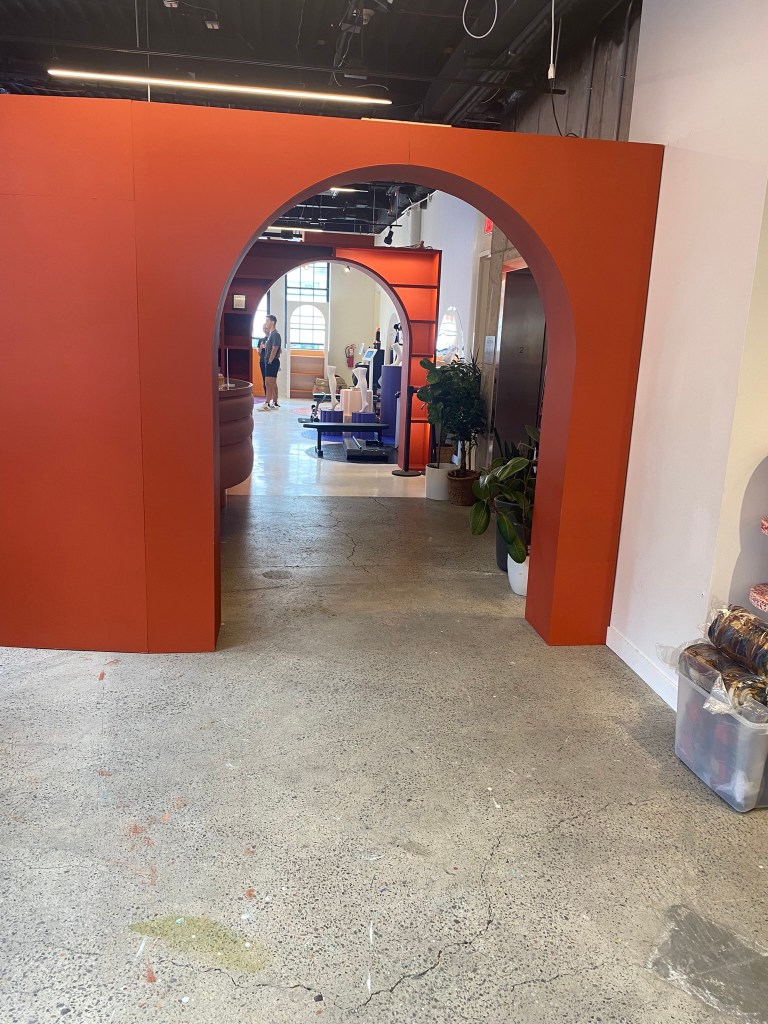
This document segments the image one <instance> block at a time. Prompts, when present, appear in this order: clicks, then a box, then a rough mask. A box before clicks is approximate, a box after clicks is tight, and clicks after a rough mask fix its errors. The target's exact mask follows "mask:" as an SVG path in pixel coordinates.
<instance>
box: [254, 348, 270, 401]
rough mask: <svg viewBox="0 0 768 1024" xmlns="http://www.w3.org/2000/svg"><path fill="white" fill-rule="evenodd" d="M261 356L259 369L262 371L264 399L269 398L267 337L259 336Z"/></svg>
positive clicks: (259, 354)
mask: <svg viewBox="0 0 768 1024" xmlns="http://www.w3.org/2000/svg"><path fill="white" fill-rule="evenodd" d="M256 353H257V355H258V357H259V371H260V373H261V387H262V391H263V392H264V401H265V402H266V400H267V339H266V338H259V345H258V348H257V350H256Z"/></svg>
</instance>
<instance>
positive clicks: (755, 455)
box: [711, 203, 768, 605]
mask: <svg viewBox="0 0 768 1024" xmlns="http://www.w3.org/2000/svg"><path fill="white" fill-rule="evenodd" d="M767 352H768V203H766V206H765V209H764V212H763V226H762V232H761V235H760V245H759V248H758V257H757V269H756V271H755V278H754V286H753V289H752V303H751V307H750V313H749V321H748V323H747V336H746V343H745V345H744V357H743V360H742V364H741V375H740V380H739V391H738V395H737V399H736V410H735V413H734V417H733V431H732V433H731V448H730V452H729V455H728V465H727V467H726V471H725V487H724V489H723V502H722V506H721V508H720V523H719V528H718V533H717V543H716V546H715V565H714V570H713V572H712V583H711V592H712V597H713V599H718V600H722V599H724V598H727V599H728V600H729V601H732V602H735V603H737V604H742V605H746V604H747V602H748V598H749V589H750V587H751V586H752V584H754V583H765V582H766V581H768V538H766V537H765V536H763V534H762V533H761V532H760V529H759V523H760V520H761V518H762V517H763V516H766V515H768V416H766V415H765V403H766V396H768V358H767V356H766V353H767Z"/></svg>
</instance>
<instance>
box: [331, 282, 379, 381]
mask: <svg viewBox="0 0 768 1024" xmlns="http://www.w3.org/2000/svg"><path fill="white" fill-rule="evenodd" d="M379 292H381V288H380V287H379V286H378V285H377V284H376V282H375V281H374V280H373V279H372V278H370V277H368V275H367V274H363V273H362V272H361V271H359V270H356V269H355V268H354V267H352V268H351V269H350V271H349V273H346V272H345V270H344V267H343V266H342V264H340V263H332V264H331V317H330V320H331V322H330V356H331V359H330V362H331V365H333V366H335V367H336V372H337V373H338V374H339V376H341V377H344V379H345V380H346V381H347V383H348V384H351V383H352V371H351V370H350V369H349V368H348V367H347V361H346V357H345V355H344V349H345V348H346V346H347V345H354V348H355V356H357V354H358V352H359V349H360V346H361V345H365V346H366V347H367V346H369V345H371V344H372V342H373V340H374V338H375V337H376V328H377V327H378V326H379V324H378V322H377V320H376V313H377V305H378V303H377V294H378V293H379Z"/></svg>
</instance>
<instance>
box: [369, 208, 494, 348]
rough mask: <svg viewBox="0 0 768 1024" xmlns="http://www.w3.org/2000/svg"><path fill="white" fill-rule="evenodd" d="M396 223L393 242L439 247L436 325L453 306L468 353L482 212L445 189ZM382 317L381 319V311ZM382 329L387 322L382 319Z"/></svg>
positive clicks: (380, 239)
mask: <svg viewBox="0 0 768 1024" xmlns="http://www.w3.org/2000/svg"><path fill="white" fill-rule="evenodd" d="M398 223H400V224H401V225H402V227H400V228H395V234H394V240H393V245H395V246H407V245H418V244H419V242H424V244H425V245H426V246H428V247H429V248H431V249H441V250H442V253H443V262H442V268H441V275H440V309H439V315H438V327H439V324H440V319H441V318H442V316H443V314H444V313H445V311H446V310H447V309H449V308H450V307H451V306H455V307H456V309H457V310H458V312H459V317H460V318H461V327H462V332H463V335H464V344H465V353H469V352H470V351H471V349H472V345H473V340H474V330H475V306H476V302H477V261H478V257H479V254H480V251H481V248H482V247H483V245H484V244H485V245H487V239H486V238H485V236H484V235H483V228H484V227H485V215H484V214H483V213H481V212H479V211H478V210H476V209H475V208H474V207H473V206H469V205H468V204H467V203H464V202H462V201H461V199H456V198H455V197H454V196H451V195H448V194H447V193H446V192H434V193H433V194H432V195H431V196H430V197H429V200H428V201H427V205H426V209H424V210H422V209H421V204H417V205H416V206H413V207H411V209H410V210H408V212H407V213H406V214H404V216H402V217H400V218H399V221H398ZM384 234H386V232H382V234H380V235H377V237H376V245H381V244H383V238H384ZM381 319H382V321H383V320H384V315H383V314H382V316H381ZM384 329H386V324H385V323H383V322H382V330H384ZM382 337H383V335H382Z"/></svg>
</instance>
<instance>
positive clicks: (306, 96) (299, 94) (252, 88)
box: [48, 68, 392, 107]
mask: <svg viewBox="0 0 768 1024" xmlns="http://www.w3.org/2000/svg"><path fill="white" fill-rule="evenodd" d="M48 74H49V75H53V76H54V78H76V79H78V80H85V81H89V82H118V83H120V84H123V85H142V86H143V85H151V86H157V87H163V86H165V87H166V88H171V89H196V90H197V91H198V92H235V93H240V94H242V95H244V96H281V97H283V98H285V99H289V100H316V101H317V102H318V103H357V104H359V105H360V106H370V105H371V104H376V105H377V106H386V107H389V106H391V105H392V100H385V99H381V98H379V97H378V96H350V95H348V94H347V93H336V92H304V91H303V90H301V89H270V88H267V86H261V85H225V84H223V83H222V82H194V81H192V80H191V79H184V78H151V77H150V76H149V75H111V74H106V73H105V72H101V71H76V70H70V69H69V68H48Z"/></svg>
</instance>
